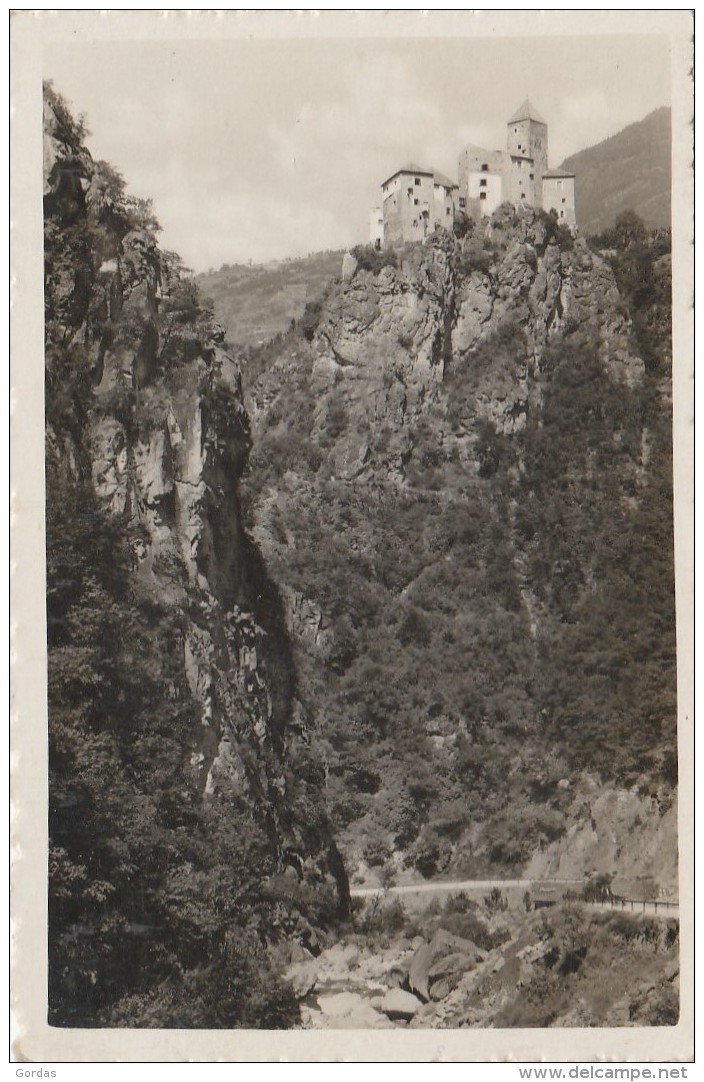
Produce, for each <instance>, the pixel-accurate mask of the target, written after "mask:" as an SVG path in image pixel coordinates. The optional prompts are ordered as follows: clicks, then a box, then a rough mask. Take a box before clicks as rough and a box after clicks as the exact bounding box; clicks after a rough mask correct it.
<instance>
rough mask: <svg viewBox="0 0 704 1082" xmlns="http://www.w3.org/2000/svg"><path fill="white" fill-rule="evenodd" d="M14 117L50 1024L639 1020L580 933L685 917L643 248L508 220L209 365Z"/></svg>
mask: <svg viewBox="0 0 704 1082" xmlns="http://www.w3.org/2000/svg"><path fill="white" fill-rule="evenodd" d="M44 119H45V162H44V164H45V196H44V210H45V259H46V280H45V319H46V324H45V327H46V435H47V443H46V447H47V452H46V454H47V465H46V471H47V472H46V492H47V507H46V519H47V618H48V639H49V672H48V692H49V722H50V732H49V740H50V823H49V833H50V843H51V844H50V867H49V876H50V912H49V956H50V966H49V973H50V1021H51V1022H52V1024H54V1025H60V1026H80V1027H100V1026H108V1027H109V1026H139V1027H146V1028H149V1027H170V1026H178V1027H181V1028H188V1027H193V1028H196V1027H204V1028H218V1027H237V1026H245V1027H256V1028H271V1029H277V1028H290V1027H294V1026H300V1025H324V1026H332V1027H335V1026H351V1027H352V1028H366V1027H371V1028H377V1027H386V1026H388V1025H395V1026H402V1025H406V1024H411V1025H414V1026H415V1025H428V1026H452V1027H459V1026H469V1025H476V1026H488V1025H489V1026H490V1025H500V1026H515V1025H574V1024H580V1025H582V1024H590V1025H628V1024H634V1025H635V1024H652V1025H663V1024H672V1023H673V1021H676V1018H677V1009H678V1008H677V991H676V980H677V973H678V965H677V957H676V954H677V921H676V919H674V918H671V917H669V916H667V913H665V915H664V916H663V915H662V914H660V915H659V916H658V917H657V919H656V918H655V917H653V918H652V919H650V917H649V916H647V917H646V916H645V915H643V914H641V916H640V917H639V916H638V915H637V914H636V915H635V916H631V915H629V914H628V913H625V912H623V911H621V912H619V911H618V910H616V911H613V912H611V911H603V912H602V911H596V910H593V909H591V908H589V905H588V904H586V903H588V902H591V901H593V900H594V898H601V900H604V899H606V898H609V897H628V898H634V897H635V898H641V897H642V898H643V899H644V900H645V899H646V898H647V899H648V900H655V899H661V900H663V901H668V900H670V901H672V900H676V898H677V831H676V826H677V824H676V816H677V805H676V783H677V745H676V699H675V690H676V688H675V677H676V665H675V658H676V649H675V619H674V595H673V580H674V569H673V551H672V492H671V485H672V461H671V451H672V448H671V412H670V411H671V397H670V365H671V350H670V327H669V288H670V286H669V258H670V257H669V247H668V244H669V241H668V237H667V236H666V235H665V233H664V232H663V231H655V232H653V231H648V230H646V229H645V227H643V226H642V223H639V222H638V221H637V220H636V221H635V222H633V221H630V228H628V229H627V228H626V227H627V226H628V225H629V219H628V218H626V219H624V220H622V221H621V224H620V226H619V225H617V226H616V227H615V228H614V229H613V230H612V231H611V233H610V234H609V235H608V236H607V235H604V236H602V237H601V238H596V239H593V240H592V239H590V240H589V241H587V240H586V239H585V238H583V237H581V236H579V234H577V233H576V232H575V231H571V230H569V229H568V228H566V227H564V226H560V225H559V224H558V223H557V222H556V221H555V220H554V219H553V218H552V217H551V216H550V215H548V214H545V213H543V212H542V211H539V210H533V209H530V208H529V209H527V210H516V209H515V208H513V207H508V206H503V207H500V208H499V209H498V210H497V212H496V213H495V214H494V215H493V216H492V218H491V219H490V220H488V221H487V223H486V225H485V226H481V227H474V228H471V227H469V226H467V227H466V228H465V229H464V231H462V230H458V231H456V233H455V234H452V235H450V234H440V233H438V234H435V235H433V236H432V237H431V238H429V240H428V242H427V243H425V244H408V245H403V246H399V247H398V248H397V249H394V250H392V251H387V252H383V253H376V252H373V251H372V250H370V249H366V248H359V249H356V250H355V251H354V252H353V253H348V255H347V256H346V257H345V260H344V263H343V264H342V266H341V268H340V275H339V277H337V278H336V279H335V280H334V281H332V282H331V283H330V284H329V285H328V286H327V287H325V288H324V289H323V290H321V292H320V294H319V295H316V296H313V297H311V298H309V303H308V305H307V307H306V310H305V312H304V313H303V315H302V317H301V318H300V319H298V320H297V321H294V322H293V323H292V324H291V326H290V327H289V329H288V330H284V331H283V332H281V333H280V334H278V335H277V336H275V337H274V338H272V339H271V340H269V341H266V342H264V343H263V344H262V345H254V346H252V347H251V348H243V347H240V348H237V349H231V348H230V347H229V346H228V344H227V343H226V341H225V333H224V331H223V330H222V327H221V326H220V325H219V323H218V315H219V313H218V311H217V306H215V310H213V305H211V304H209V303H208V301H207V298H204V297H203V296H202V295H201V293H199V290H198V288H197V286H196V283H195V282H194V280H193V279H192V277H191V276H190V275H189V274H188V272H187V271H186V270H185V268H184V267H183V266H182V264H181V263H180V260H179V259H178V257H177V256H175V255H174V253H171V252H164V251H161V250H160V248H159V245H158V241H157V236H158V225H157V223H156V222H155V220H154V216H153V213H152V211H151V208H150V206H149V205H148V204H146V203H144V202H143V201H141V200H136V199H133V198H131V197H129V196H128V195H127V194H126V191H125V185H124V182H123V180H122V178H121V177H120V175H119V174H118V173H116V171H115V170H114V169H113V168H112V167H110V166H109V165H107V164H106V163H103V162H96V161H94V160H93V158H92V157H91V155H90V153H89V152H88V150H87V148H86V146H85V133H84V131H83V129H82V126H81V124H80V122H77V121H76V120H74V119H73V117H72V116H71V114H70V112H69V110H68V108H67V106H66V104H65V103H64V102H63V100H62V99H61V97H60V95H58V94H57V93H56V92H55V91H54V90H53V89H52V88H51V87H47V88H46V90H45V117H44ZM619 230H620V232H619ZM605 253H611V254H605ZM434 879H443V880H446V879H450V880H452V879H455V880H478V881H485V880H490V881H492V882H494V881H496V882H497V883H499V882H501V881H508V880H523V879H527V880H531V881H535V882H540V881H546V882H547V881H560V882H563V881H567V880H571V881H574V884H575V885H574V886H573V888H571V889H570V890H567V889H565V890H564V891H562V892H561V894H560V896H559V898H555V899H553V900H552V901H551V904H550V906H549V908H548V907H547V906H546V907H541V905H540V900H539V899H538V898H537V894H536V892H535V891H533V892H532V893H533V895H535V897H533V896H531V897H525V894H526V891H523V890H521V891H520V892H519V893H518V894H516V893H515V892H512V891H511V890H508V889H505V890H502V889H501V888H500V887H497V888H496V891H493V890H492V891H489V890H486V891H485V890H483V889H482V890H480V891H478V892H474V893H473V892H472V891H468V892H464V893H461V894H459V895H458V896H457V897H453V898H448V899H444V900H439V899H435V901H433V902H431V903H430V905H429V906H420V905H415V904H414V905H410V904H409V905H407V906H404V905H402V904H401V902H400V901H399V899H398V898H395V897H393V896H392V895H391V894H388V895H387V894H384V888H387V887H389V886H391V885H393V884H399V885H403V884H411V883H419V882H423V881H428V882H432V881H433V880H434ZM368 887H374V888H377V887H378V888H381V894H380V895H379V896H376V895H375V896H374V897H373V898H372V900H371V901H370V902H364V901H363V900H362V899H361V898H359V897H357V898H354V897H352V895H354V894H355V893H356V892H359V891H361V890H363V889H365V888H368ZM350 888H352V895H351V893H350ZM590 891H591V894H590ZM528 894H531V892H530V891H529V892H528ZM615 953H616V954H618V956H619V958H620V959H621V961H620V963H619V965H620V967H621V968H620V969H619V975H618V979H616V978H614V979H613V980H612V984H611V986H610V987H611V992H610V993H609V994H608V995H607V994H606V993H604V991H603V984H604V974H605V972H606V971H607V969H609V967H610V966H611V963H612V960H613V957H614V954H615ZM433 990H434V992H433ZM431 993H433V994H431ZM340 995H342V996H343V997H344V996H352V999H346V1000H344V1001H341V1000H339V999H338V1000H336V1001H335V1003H334V1004H332V1005H331V1003H330V1000H331V999H332V998H334V997H335V996H340ZM387 996H391V1001H392V1005H391V1006H389V1002H391V1001H387V1002H386V1006H384V1001H385V999H386V997H387ZM408 996H410V997H411V998H415V1000H416V1001H417V1005H414V1004H411V1005H410V1007H409V1002H410V1001H409V1000H408V999H404V997H408ZM321 1003H327V1006H328V1010H327V1011H326V1009H325V1007H324V1006H321ZM404 1004H405V1006H404ZM387 1008H388V1009H387ZM409 1012H410V1013H409Z"/></svg>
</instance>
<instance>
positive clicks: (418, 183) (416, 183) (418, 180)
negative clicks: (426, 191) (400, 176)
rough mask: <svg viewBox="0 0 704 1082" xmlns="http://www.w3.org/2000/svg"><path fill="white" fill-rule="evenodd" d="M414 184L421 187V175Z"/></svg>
mask: <svg viewBox="0 0 704 1082" xmlns="http://www.w3.org/2000/svg"><path fill="white" fill-rule="evenodd" d="M414 184H415V185H416V187H417V188H419V187H420V177H416V179H415V181H414Z"/></svg>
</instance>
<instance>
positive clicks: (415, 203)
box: [413, 199, 419, 207]
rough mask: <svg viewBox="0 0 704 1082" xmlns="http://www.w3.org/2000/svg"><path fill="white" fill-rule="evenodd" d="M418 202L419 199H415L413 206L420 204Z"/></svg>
mask: <svg viewBox="0 0 704 1082" xmlns="http://www.w3.org/2000/svg"><path fill="white" fill-rule="evenodd" d="M418 203H419V200H418V199H414V200H413V206H414V207H417V206H418Z"/></svg>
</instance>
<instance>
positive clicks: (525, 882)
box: [350, 879, 584, 898]
mask: <svg viewBox="0 0 704 1082" xmlns="http://www.w3.org/2000/svg"><path fill="white" fill-rule="evenodd" d="M583 883H584V880H583V879H550V880H546V881H545V883H544V884H542V883H539V882H538V881H537V880H535V879H463V880H460V881H457V880H448V881H445V882H429V883H404V884H402V885H401V886H397V887H389V888H388V889H387V890H384V888H383V887H353V888H352V890H351V891H350V894H351V895H352V897H353V898H373V897H374V896H375V895H376V894H457V893H459V892H460V891H462V890H472V891H474V890H493V889H494V888H495V887H498V888H499V890H531V889H535V888H536V887H538V886H543V885H544V886H546V887H548V886H550V887H552V886H556V887H558V886H564V887H571V886H581V885H582V884H583Z"/></svg>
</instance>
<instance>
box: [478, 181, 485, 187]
mask: <svg viewBox="0 0 704 1082" xmlns="http://www.w3.org/2000/svg"><path fill="white" fill-rule="evenodd" d="M479 187H480V188H486V180H480V181H479Z"/></svg>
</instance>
